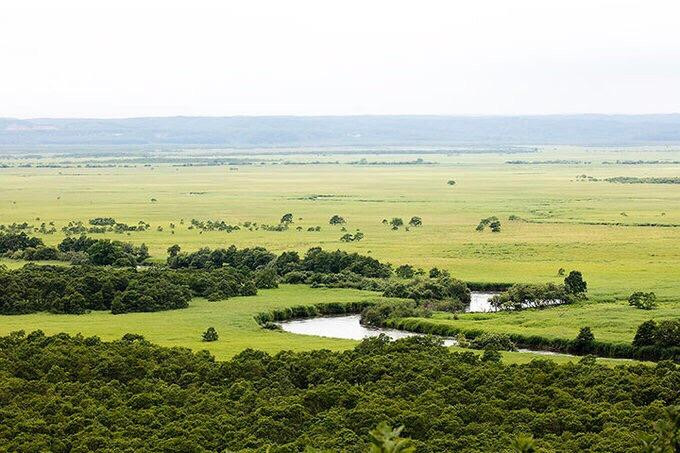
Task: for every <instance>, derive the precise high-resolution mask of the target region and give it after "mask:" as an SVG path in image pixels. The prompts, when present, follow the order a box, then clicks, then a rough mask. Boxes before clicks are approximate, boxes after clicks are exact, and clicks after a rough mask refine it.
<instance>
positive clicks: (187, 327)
mask: <svg viewBox="0 0 680 453" xmlns="http://www.w3.org/2000/svg"><path fill="white" fill-rule="evenodd" d="M364 300H375V301H379V300H381V297H380V296H379V295H378V294H376V293H373V292H370V291H358V290H352V289H329V288H309V287H307V286H303V285H282V286H281V287H279V288H277V289H265V290H260V291H259V294H258V295H257V296H252V297H236V298H233V299H227V300H222V301H217V302H209V301H207V300H205V299H193V300H192V301H191V305H190V306H189V308H187V309H183V310H172V311H164V312H155V313H127V314H122V315H112V314H111V313H110V312H103V311H102V312H91V313H88V314H85V315H61V314H50V313H36V314H29V315H16V316H3V317H2V318H1V319H2V322H1V323H0V336H1V335H7V334H9V333H10V332H12V331H17V330H22V329H24V330H26V329H28V330H35V329H41V330H42V331H44V332H45V333H46V334H48V335H53V334H56V333H60V332H67V333H69V334H73V335H75V334H82V335H83V336H95V335H96V336H99V337H100V338H102V339H103V340H118V339H120V338H121V337H122V336H123V335H124V334H125V333H128V332H134V333H138V334H142V335H144V337H145V338H146V339H147V340H149V341H151V342H153V343H155V344H159V345H162V346H182V347H188V348H191V349H194V350H202V349H205V350H207V351H210V353H211V354H213V355H214V356H215V357H216V358H217V359H221V360H226V359H229V358H230V357H232V356H233V355H235V354H238V353H239V352H241V351H243V350H244V349H247V348H252V349H258V350H261V351H266V352H269V353H272V354H274V353H276V352H279V351H284V350H292V351H303V350H310V349H330V350H334V351H338V350H343V349H348V348H351V347H354V346H355V345H356V344H357V343H358V342H357V341H353V340H341V339H337V338H322V337H316V336H311V335H295V334H291V333H287V332H281V331H271V330H266V329H263V328H261V327H260V326H259V325H258V324H257V323H256V322H255V320H254V319H253V316H254V315H255V314H257V313H259V312H263V311H268V310H271V309H275V308H286V307H292V306H295V305H301V304H310V303H327V302H356V301H364ZM208 327H214V328H215V329H216V330H217V332H218V333H219V340H218V341H215V342H207V343H206V342H203V341H201V333H202V332H204V331H205V330H206V329H207V328H208ZM451 349H452V350H461V349H460V348H455V347H452V348H451ZM503 355H504V357H505V360H506V361H508V362H511V363H525V362H528V361H530V360H532V359H534V358H545V356H542V355H538V354H530V353H516V352H504V353H503ZM551 358H553V359H554V360H556V361H558V362H567V361H573V360H578V358H572V357H569V356H565V355H555V356H551ZM599 360H600V361H601V362H602V363H608V364H618V363H626V362H630V361H621V360H609V359H599Z"/></svg>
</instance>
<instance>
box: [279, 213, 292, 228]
mask: <svg viewBox="0 0 680 453" xmlns="http://www.w3.org/2000/svg"><path fill="white" fill-rule="evenodd" d="M280 223H282V224H284V225H287V224H289V223H293V214H291V213H290V212H289V213H288V214H284V215H283V217H281V222H280Z"/></svg>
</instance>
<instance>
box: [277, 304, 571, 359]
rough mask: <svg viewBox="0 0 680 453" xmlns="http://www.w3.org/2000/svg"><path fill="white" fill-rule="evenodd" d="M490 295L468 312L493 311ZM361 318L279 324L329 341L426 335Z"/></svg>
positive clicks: (324, 318)
mask: <svg viewBox="0 0 680 453" xmlns="http://www.w3.org/2000/svg"><path fill="white" fill-rule="evenodd" d="M491 296H493V293H481V292H473V293H472V301H471V303H470V305H469V307H466V310H465V311H466V312H469V313H479V312H482V313H483V312H489V311H494V309H493V307H491V305H490V304H489V298H490V297H491ZM360 319H361V315H342V316H322V317H318V318H306V319H292V320H290V321H283V322H280V323H278V324H279V325H280V326H281V328H282V329H283V330H284V331H286V332H290V333H295V334H299V335H315V336H318V337H327V338H342V339H346V340H363V339H364V338H368V337H377V336H378V335H380V334H385V335H387V336H388V337H390V338H391V339H393V340H398V339H400V338H406V337H411V336H415V335H423V334H420V333H415V332H408V331H405V330H397V329H388V328H382V327H369V326H364V325H362V324H361V323H360V322H359V321H360ZM441 338H442V340H443V341H444V346H455V345H456V340H455V339H454V338H450V337H441ZM518 351H519V352H530V353H533V354H543V355H565V356H568V355H569V354H560V353H555V352H551V351H532V350H529V349H519V350H518Z"/></svg>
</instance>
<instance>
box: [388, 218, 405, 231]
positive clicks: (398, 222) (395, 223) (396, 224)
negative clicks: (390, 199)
mask: <svg viewBox="0 0 680 453" xmlns="http://www.w3.org/2000/svg"><path fill="white" fill-rule="evenodd" d="M390 225H392V229H393V230H396V229H397V228H399V227H400V226H403V225H404V221H403V220H402V219H401V218H400V217H393V218H392V220H390Z"/></svg>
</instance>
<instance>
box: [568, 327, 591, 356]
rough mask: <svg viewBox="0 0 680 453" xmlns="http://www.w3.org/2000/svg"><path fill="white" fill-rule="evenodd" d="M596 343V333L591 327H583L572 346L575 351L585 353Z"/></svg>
mask: <svg viewBox="0 0 680 453" xmlns="http://www.w3.org/2000/svg"><path fill="white" fill-rule="evenodd" d="M594 345H595V335H594V334H593V332H592V331H591V330H590V327H581V330H580V331H579V333H578V335H576V339H575V340H574V341H573V342H572V344H571V348H572V350H573V351H574V352H576V353H580V354H585V353H590V352H591V351H592V350H593V346H594Z"/></svg>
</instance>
